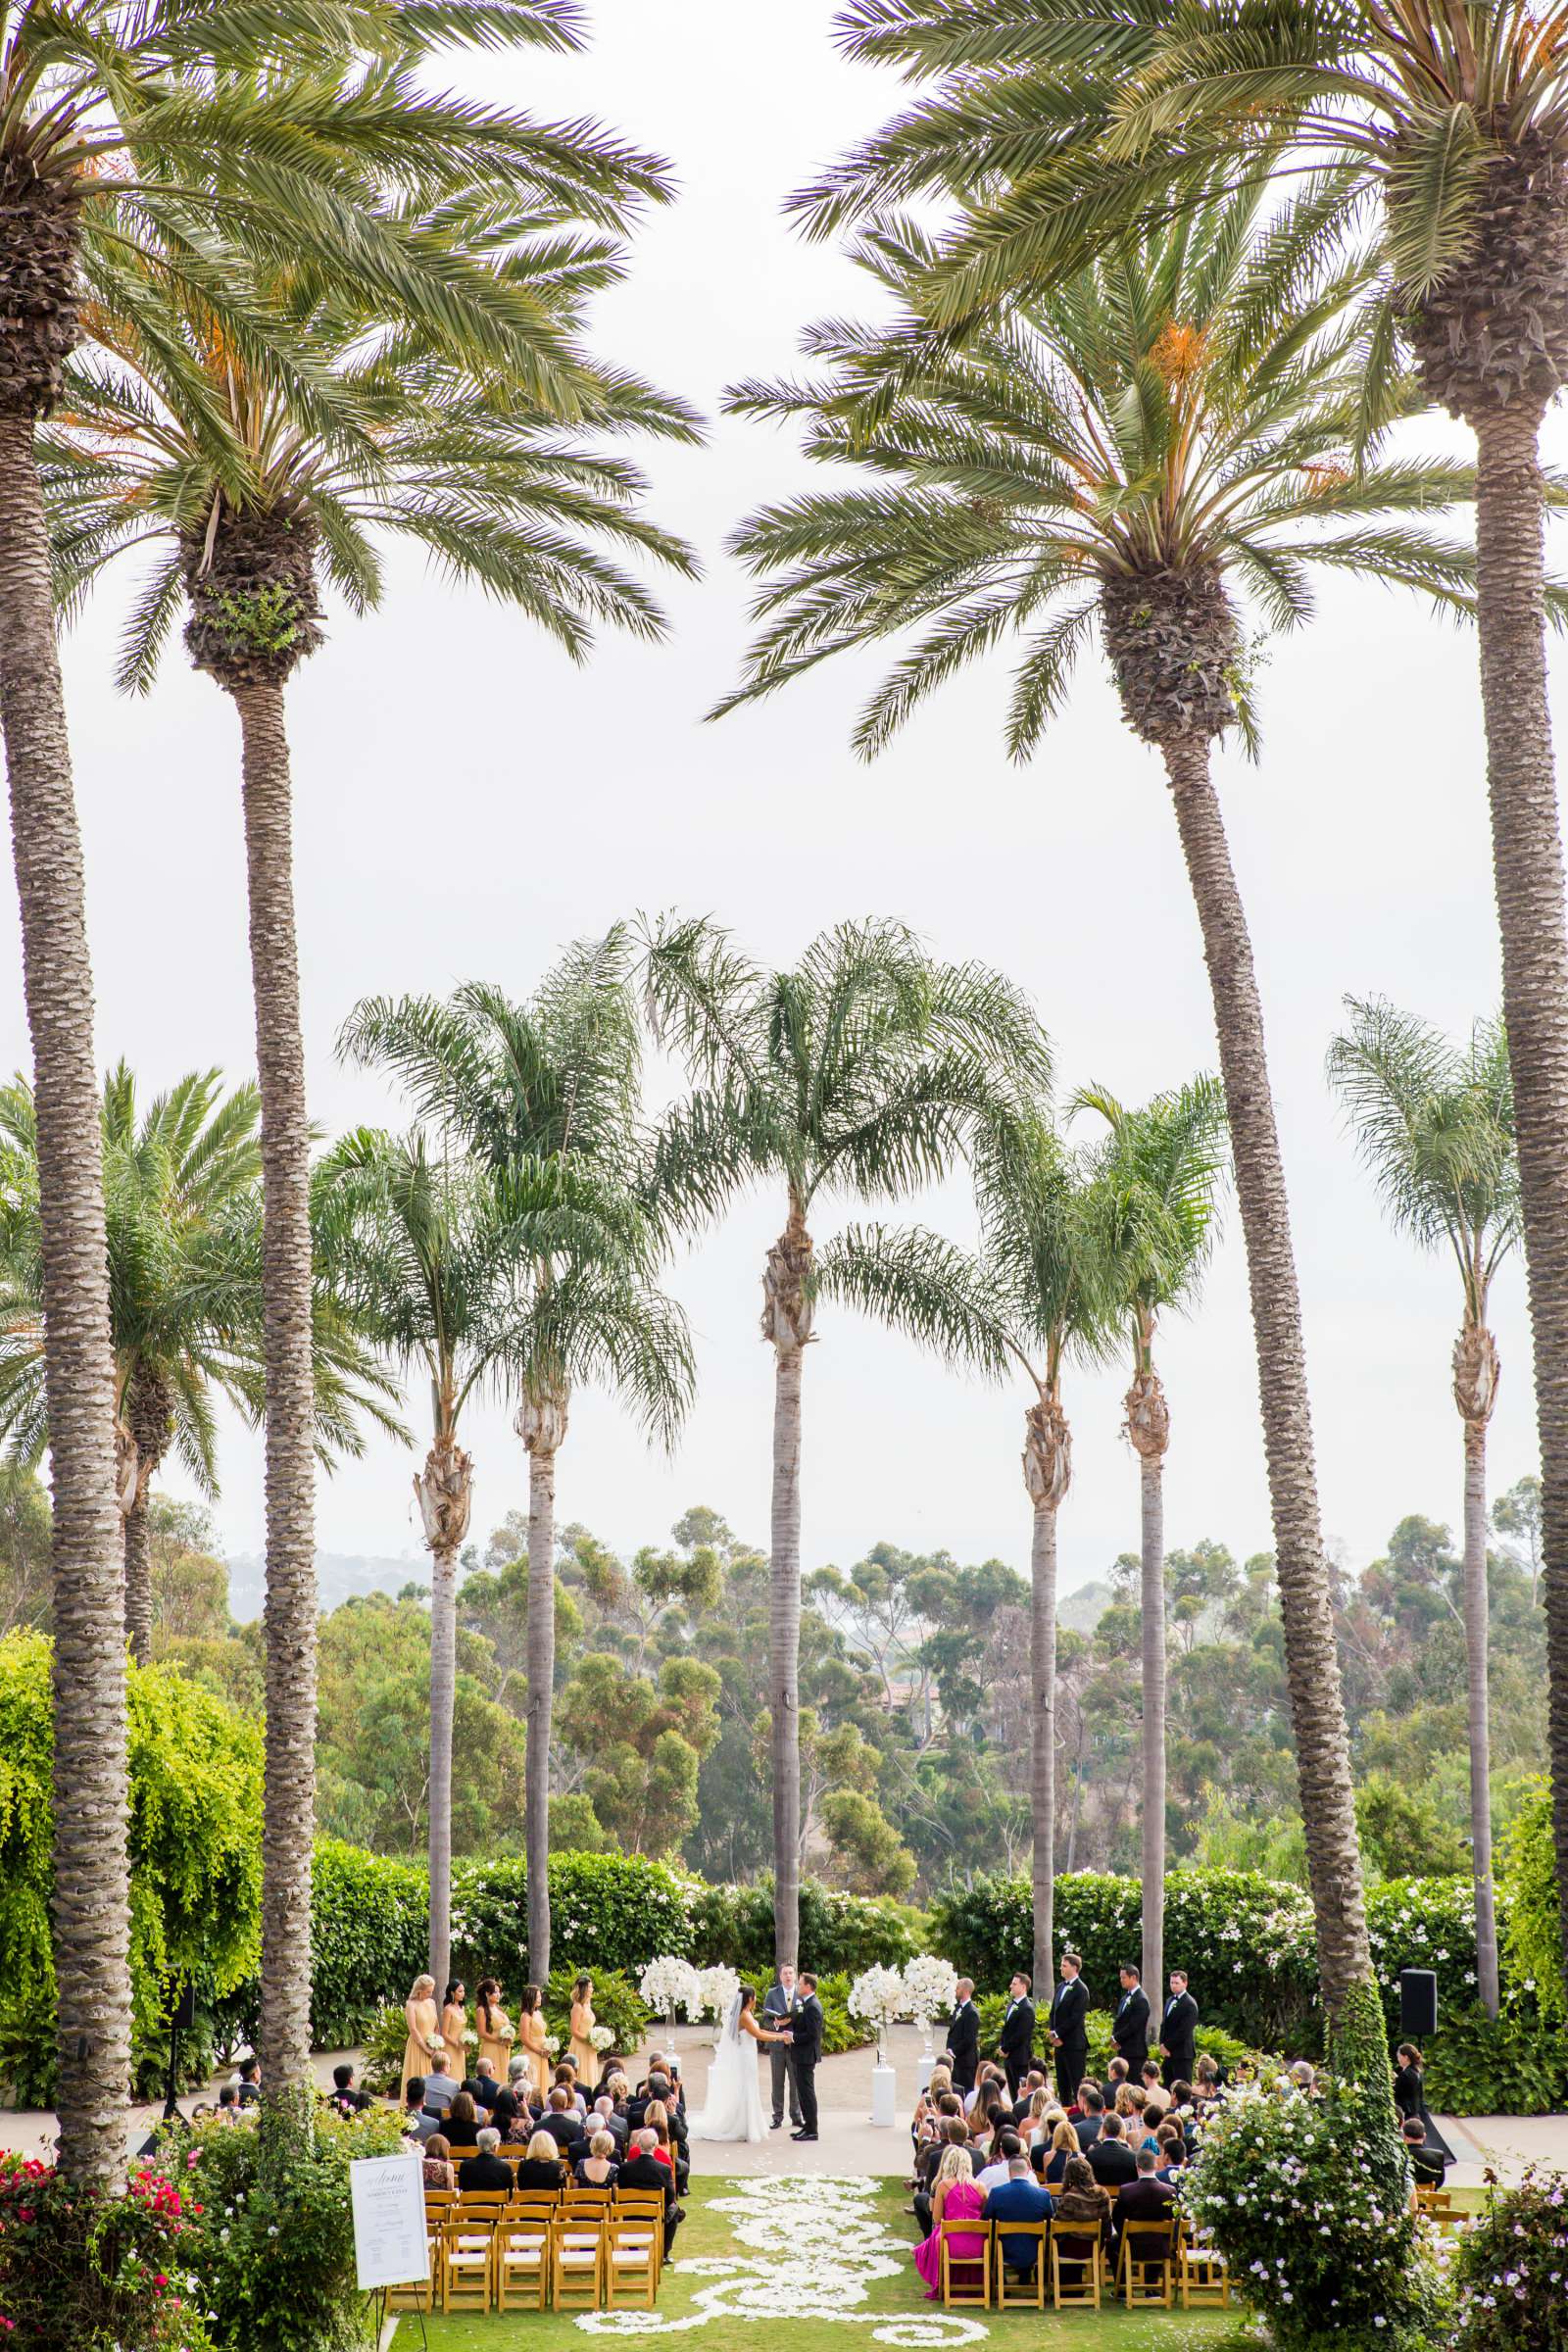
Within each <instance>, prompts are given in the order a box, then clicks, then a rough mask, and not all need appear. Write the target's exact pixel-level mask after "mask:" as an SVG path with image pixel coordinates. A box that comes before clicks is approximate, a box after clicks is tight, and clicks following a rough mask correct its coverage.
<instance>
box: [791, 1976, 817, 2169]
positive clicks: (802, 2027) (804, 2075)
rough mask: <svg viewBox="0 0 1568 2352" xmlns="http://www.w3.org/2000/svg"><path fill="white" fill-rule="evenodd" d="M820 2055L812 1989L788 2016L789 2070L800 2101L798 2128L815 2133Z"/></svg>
mask: <svg viewBox="0 0 1568 2352" xmlns="http://www.w3.org/2000/svg"><path fill="white" fill-rule="evenodd" d="M821 2055H822V2004H821V2002H820V2001H819V2000H818V1999H817V1997H816V1995H815V1993H814V1992H809V1993H807V1994H806V1995H805V1996H804V1998H802V1999H800V2000H798V2001H797V2002H796V2004H795V2008H794V2010H793V2012H792V2014H791V2017H790V2072H791V2074H792V2075H793V2076H794V2077H795V2091H796V2096H797V2097H798V2098H799V2100H800V2102H801V2130H802V2131H806V2132H809V2134H810V2136H811V2137H812V2138H813V2139H814V2138H815V2137H816V2069H817V2064H818V2061H819V2060H820V2058H821Z"/></svg>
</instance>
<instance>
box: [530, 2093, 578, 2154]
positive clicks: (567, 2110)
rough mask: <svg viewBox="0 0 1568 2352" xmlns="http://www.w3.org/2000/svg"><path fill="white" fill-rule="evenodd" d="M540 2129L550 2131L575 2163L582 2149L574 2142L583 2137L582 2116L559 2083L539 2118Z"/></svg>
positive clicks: (559, 2146)
mask: <svg viewBox="0 0 1568 2352" xmlns="http://www.w3.org/2000/svg"><path fill="white" fill-rule="evenodd" d="M539 2129H540V2131H545V2132H548V2133H549V2135H550V2137H551V2138H552V2139H553V2140H554V2141H555V2143H556V2145H557V2147H558V2148H560V2149H562V2150H563V2152H564V2153H565V2154H567V2155H568V2156H569V2157H570V2159H571V2161H572V2162H573V2163H575V2161H576V2159H577V2157H578V2155H579V2154H580V2153H581V2150H580V2149H579V2148H577V2147H576V2146H575V2145H574V2144H573V2143H574V2142H575V2141H577V2140H580V2139H581V2137H582V2118H581V2116H580V2115H579V2114H578V2113H577V2110H576V2108H575V2107H574V2106H573V2105H572V2103H571V2100H570V2099H569V2098H568V2096H567V2095H566V2093H565V2091H564V2090H563V2089H562V2088H561V2086H560V2085H559V2083H558V2084H557V2086H556V2088H555V2089H554V2090H553V2091H552V2092H551V2093H550V2104H549V2106H548V2107H547V2108H546V2109H545V2112H544V2114H543V2115H542V2116H541V2117H540V2118H539Z"/></svg>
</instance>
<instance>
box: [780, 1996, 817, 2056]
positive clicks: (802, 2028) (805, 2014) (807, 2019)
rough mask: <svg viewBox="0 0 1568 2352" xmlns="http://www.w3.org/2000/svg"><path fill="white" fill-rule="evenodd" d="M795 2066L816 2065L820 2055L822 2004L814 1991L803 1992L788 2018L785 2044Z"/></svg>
mask: <svg viewBox="0 0 1568 2352" xmlns="http://www.w3.org/2000/svg"><path fill="white" fill-rule="evenodd" d="M785 2047H786V2048H787V2049H788V2051H789V2053H790V2055H791V2057H792V2058H793V2059H794V2061H795V2063H796V2065H797V2066H816V2065H818V2064H819V2063H820V2061H821V2056H822V2004H821V2002H820V2001H819V2000H818V1999H817V1997H816V1995H815V1993H814V1992H811V1993H806V1994H803V1996H802V1997H801V1999H800V2000H799V2001H797V2002H796V2004H795V2012H794V2015H793V2016H792V2017H791V2019H790V2038H789V2041H788V2042H787V2043H786V2044H785Z"/></svg>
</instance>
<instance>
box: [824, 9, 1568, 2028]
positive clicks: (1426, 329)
mask: <svg viewBox="0 0 1568 2352" xmlns="http://www.w3.org/2000/svg"><path fill="white" fill-rule="evenodd" d="M840 30H841V38H842V39H843V41H844V43H845V45H846V47H847V48H848V49H849V51H850V53H851V54H852V55H855V56H858V57H862V58H871V59H878V60H881V61H883V62H887V63H894V64H897V65H899V66H900V67H902V69H903V70H904V72H905V73H906V74H907V75H909V76H911V77H912V78H915V79H921V78H924V79H926V80H928V81H933V82H935V83H936V85H937V86H936V90H935V94H934V95H933V96H931V97H929V98H926V99H922V100H921V101H919V102H918V103H916V104H915V105H914V106H912V107H911V108H909V109H907V112H906V113H905V115H904V116H903V117H902V118H901V119H900V120H899V121H897V122H896V123H893V124H891V125H890V126H889V127H888V129H887V130H886V131H885V132H884V133H883V134H881V136H879V137H878V138H876V139H873V140H871V141H869V142H868V143H867V144H866V145H865V146H863V147H862V148H861V149H860V150H859V151H858V153H857V154H856V155H854V156H852V157H851V158H850V159H849V161H848V163H847V165H846V166H845V167H844V168H842V169H841V170H839V171H837V172H833V173H830V174H829V175H827V177H826V178H825V179H824V181H823V182H822V183H821V184H820V185H819V186H818V187H816V188H814V189H809V190H808V191H806V193H805V194H804V196H803V198H802V199H801V202H802V204H803V206H804V207H805V209H806V211H807V213H808V216H809V219H810V220H811V221H813V222H814V224H815V226H816V227H817V229H818V230H819V231H821V232H826V231H828V230H829V229H831V228H833V227H834V226H836V225H837V224H838V223H839V222H840V221H843V220H844V219H845V218H847V217H849V216H852V215H855V214H857V213H860V212H863V211H864V210H865V209H866V208H870V209H871V210H872V211H873V212H875V213H881V212H883V211H884V210H885V209H886V208H887V207H888V205H889V204H890V203H895V202H903V201H905V199H906V198H907V196H908V195H910V194H913V193H915V192H916V191H922V192H926V193H930V192H932V191H933V190H936V189H940V190H942V191H944V192H946V193H947V194H949V195H952V196H956V198H957V200H958V202H959V204H960V206H961V207H962V217H961V219H960V221H959V223H958V225H957V227H956V231H955V233H954V235H953V236H952V237H951V238H950V239H949V240H948V242H947V245H946V249H945V251H944V254H943V257H942V264H943V266H942V268H941V270H940V271H939V272H937V273H935V274H936V276H937V277H939V278H940V281H941V282H940V283H937V282H933V283H931V284H929V285H928V287H927V288H926V290H925V293H924V297H923V299H924V301H925V303H926V304H927V306H928V309H929V312H930V315H931V316H932V317H933V318H934V319H937V320H938V321H940V323H941V325H942V326H943V327H944V328H945V329H946V330H947V331H948V332H950V333H951V332H952V331H954V330H955V328H956V327H959V326H961V324H962V322H963V321H964V320H966V319H971V318H973V317H974V316H975V315H977V313H978V312H979V311H981V310H983V309H984V308H986V307H987V306H989V305H990V304H992V303H994V302H997V301H999V300H1006V299H1008V298H1009V297H1011V296H1013V295H1016V294H1018V293H1019V292H1026V293H1027V294H1028V296H1029V297H1030V298H1031V299H1032V298H1033V295H1034V294H1035V292H1036V291H1037V290H1038V288H1039V287H1040V286H1041V284H1042V283H1044V282H1047V281H1048V280H1050V281H1054V282H1060V281H1061V280H1062V279H1063V278H1064V277H1065V276H1066V275H1067V274H1069V273H1071V272H1072V271H1074V270H1077V269H1078V268H1079V267H1080V266H1081V265H1082V262H1083V260H1084V258H1085V256H1086V254H1087V253H1088V252H1089V251H1091V250H1093V249H1094V248H1096V247H1097V246H1098V245H1100V244H1102V243H1103V241H1104V240H1107V239H1109V240H1116V239H1119V238H1120V237H1122V236H1123V235H1124V234H1125V233H1127V232H1128V230H1129V229H1132V228H1135V227H1137V228H1139V229H1142V228H1143V227H1145V226H1146V225H1147V224H1148V223H1149V222H1150V221H1155V220H1158V219H1160V218H1167V219H1168V218H1171V217H1173V216H1175V215H1177V214H1179V213H1180V212H1182V211H1184V210H1185V209H1186V208H1187V207H1188V206H1189V205H1190V204H1191V203H1192V202H1193V201H1194V199H1195V197H1197V196H1199V195H1201V194H1207V193H1209V192H1211V191H1212V190H1213V188H1214V187H1215V186H1216V185H1217V184H1223V185H1226V186H1229V187H1231V188H1233V189H1242V190H1250V189H1255V188H1256V186H1257V184H1258V182H1259V180H1260V179H1262V178H1278V179H1282V180H1295V181H1300V180H1301V179H1302V176H1303V174H1308V175H1309V176H1308V177H1307V178H1306V181H1305V185H1306V189H1307V196H1306V203H1307V208H1308V210H1309V211H1310V212H1311V214H1312V215H1313V217H1314V220H1315V222H1316V230H1315V234H1316V238H1317V241H1318V242H1319V244H1320V245H1321V246H1325V247H1326V246H1327V245H1329V244H1330V243H1332V242H1333V241H1334V240H1336V239H1340V240H1342V241H1343V240H1344V239H1345V238H1346V236H1347V234H1348V236H1349V237H1351V238H1353V239H1357V240H1358V239H1359V237H1360V234H1361V232H1362V228H1363V223H1364V222H1365V221H1366V219H1367V217H1368V214H1369V211H1371V212H1374V213H1375V215H1376V217H1377V218H1378V219H1379V221H1380V222H1381V229H1382V235H1381V243H1380V251H1379V255H1378V260H1379V275H1378V280H1377V284H1376V288H1375V291H1374V292H1372V293H1370V294H1369V295H1368V296H1366V297H1361V296H1358V297H1357V307H1356V311H1355V315H1354V317H1353V318H1352V319H1351V320H1350V322H1349V324H1348V327H1347V330H1346V331H1347V333H1348V335H1349V336H1350V337H1351V338H1352V339H1353V340H1354V341H1355V342H1356V343H1357V344H1358V346H1359V351H1360V372H1361V377H1362V390H1361V395H1360V399H1359V402H1358V417H1357V440H1358V443H1360V444H1362V445H1364V444H1365V442H1366V440H1367V439H1368V438H1369V437H1370V436H1371V435H1372V434H1374V433H1375V432H1376V431H1377V430H1378V429H1379V428H1380V427H1381V426H1382V425H1384V424H1385V423H1386V422H1387V421H1388V420H1389V418H1390V417H1391V416H1392V415H1393V414H1394V413H1395V411H1396V409H1397V406H1398V401H1399V394H1398V392H1397V373H1398V366H1399V358H1400V353H1401V349H1404V350H1408V351H1409V352H1410V353H1411V354H1412V355H1413V358H1414V361H1415V364H1416V368H1417V370H1418V374H1419V379H1420V384H1421V388H1422V391H1423V392H1424V394H1425V396H1426V397H1427V398H1428V399H1429V400H1434V401H1437V402H1439V403H1440V404H1441V405H1442V406H1443V407H1445V408H1446V409H1447V410H1448V411H1449V412H1450V414H1452V415H1453V416H1455V417H1461V418H1463V419H1464V421H1465V422H1466V423H1468V424H1469V425H1470V426H1471V427H1472V428H1473V430H1474V432H1475V435H1476V444H1477V452H1478V459H1479V466H1478V473H1477V489H1476V540H1477V557H1478V562H1477V572H1476V605H1477V616H1478V622H1479V636H1480V649H1481V697H1482V708H1483V712H1484V715H1485V721H1486V734H1487V778H1488V796H1489V801H1490V805H1491V816H1492V844H1493V865H1494V871H1495V884H1496V894H1497V915H1498V924H1499V929H1500V933H1501V941H1502V969H1503V1016H1504V1020H1505V1022H1506V1027H1507V1037H1508V1053H1509V1061H1510V1066H1511V1069H1512V1073H1513V1082H1514V1098H1515V1104H1516V1114H1517V1123H1518V1133H1519V1162H1520V1190H1521V1201H1522V1208H1523V1218H1524V1232H1525V1257H1526V1264H1527V1268H1528V1273H1529V1287H1530V1310H1531V1328H1532V1332H1533V1335H1534V1348H1535V1364H1536V1412H1537V1419H1538V1422H1539V1425H1540V1431H1541V1447H1542V1462H1543V1470H1544V1530H1545V1541H1544V1550H1545V1560H1546V1569H1545V1589H1546V1611H1547V1623H1548V1628H1549V1661H1550V1662H1549V1674H1550V1689H1551V1728H1550V1740H1551V1767H1552V1789H1553V1796H1554V1805H1555V1811H1554V1816H1553V1818H1554V1822H1555V1838H1556V1846H1557V1877H1558V1884H1559V1887H1560V1888H1561V1895H1562V1906H1563V1907H1562V1952H1563V1958H1562V1967H1563V1973H1564V1979H1565V1982H1568V1388H1565V1386H1564V1384H1563V1383H1562V1381H1561V1380H1560V1379H1559V1378H1558V1367H1559V1366H1560V1365H1561V1364H1562V1363H1563V1361H1564V1360H1565V1359H1568V1154H1565V1153H1564V1152H1563V1149H1562V1138H1563V1135H1564V1132H1565V1131H1568V913H1565V904H1564V903H1565V892H1564V871H1563V857H1562V838H1561V825H1560V819H1559V815H1558V809H1557V794H1556V785H1555V772H1554V762H1553V755H1552V743H1551V716H1550V710H1549V705H1548V700H1547V687H1546V655H1545V619H1546V613H1547V610H1548V606H1549V604H1550V601H1551V592H1550V589H1549V587H1548V583H1547V581H1546V577H1545V571H1544V529H1543V524H1544V504H1545V498H1546V489H1545V484H1544V477H1543V473H1542V469H1541V464H1540V449H1539V445H1540V435H1541V427H1542V424H1543V422H1544V417H1545V414H1546V411H1547V409H1548V407H1549V406H1550V404H1551V403H1552V401H1553V400H1554V399H1555V398H1556V396H1557V394H1558V392H1559V391H1560V390H1561V388H1562V385H1563V382H1564V380H1565V378H1568V305H1565V304H1564V302H1563V299H1562V285H1561V280H1562V267H1563V263H1564V257H1565V256H1568V19H1565V18H1564V17H1563V16H1562V15H1561V14H1560V13H1558V12H1557V11H1548V12H1546V13H1544V14H1543V12H1542V11H1541V10H1540V9H1539V8H1536V7H1534V6H1533V5H1531V0H1401V5H1400V6H1399V7H1398V8H1397V9H1388V8H1383V7H1380V6H1374V5H1372V4H1371V0H1355V4H1354V5H1351V6H1348V7H1341V6H1338V5H1335V4H1332V0H1304V4H1303V5H1302V6H1300V7H1292V8H1288V9H1278V10H1264V11H1262V12H1259V11H1258V10H1257V9H1256V8H1254V7H1252V6H1250V5H1249V0H1224V4H1223V5H1221V6H1219V7H1217V8H1205V9H1204V10H1203V11H1202V12H1201V15H1196V16H1195V15H1193V14H1191V13H1190V12H1187V11H1185V10H1175V11H1165V10H1160V9H1151V10H1139V11H1135V12H1133V13H1132V14H1131V15H1129V16H1125V17H1123V16H1118V17H1117V18H1116V20H1115V22H1114V25H1113V26H1108V25H1106V22H1105V21H1104V20H1103V18H1102V17H1100V16H1099V15H1097V14H1095V13H1093V12H1090V11H1085V10H1084V9H1083V8H1082V7H1081V6H1080V5H1079V4H1078V0H1029V5H1028V6H1027V7H1025V8H1021V9H1017V10H1014V11H1011V12H1009V13H1008V14H1006V15H1005V17H1004V18H1001V19H997V18H994V17H993V16H992V15H991V14H990V13H989V12H986V11H977V10H974V9H972V8H970V7H969V6H968V5H967V0H915V4H914V5H908V6H906V5H903V4H902V0H900V4H899V5H896V6H894V7H891V8H890V7H887V6H884V5H883V0H851V5H850V7H849V8H848V10H847V11H846V13H845V15H844V17H843V18H842V20H841V26H840Z"/></svg>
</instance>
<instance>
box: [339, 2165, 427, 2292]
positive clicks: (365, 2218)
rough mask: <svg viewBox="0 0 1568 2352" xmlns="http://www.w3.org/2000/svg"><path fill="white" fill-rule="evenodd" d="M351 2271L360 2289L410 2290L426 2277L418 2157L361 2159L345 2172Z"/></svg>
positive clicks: (420, 2168) (422, 2205) (422, 2192)
mask: <svg viewBox="0 0 1568 2352" xmlns="http://www.w3.org/2000/svg"><path fill="white" fill-rule="evenodd" d="M349 2195H350V2198H351V2200H352V2202H353V2208H354V2266H355V2271H356V2273H357V2275H358V2278H359V2282H360V2284H361V2286H362V2287H372V2286H412V2285H414V2284H415V2283H416V2282H417V2280H419V2279H421V2278H428V2277H429V2276H430V2243H429V2239H428V2237H427V2236H426V2234H425V2227H424V2166H423V2165H422V2163H421V2162H420V2160H419V2158H418V2157H417V2156H360V2157H357V2158H356V2159H355V2161H354V2162H353V2163H352V2164H351V2165H350V2166H349Z"/></svg>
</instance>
